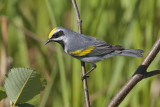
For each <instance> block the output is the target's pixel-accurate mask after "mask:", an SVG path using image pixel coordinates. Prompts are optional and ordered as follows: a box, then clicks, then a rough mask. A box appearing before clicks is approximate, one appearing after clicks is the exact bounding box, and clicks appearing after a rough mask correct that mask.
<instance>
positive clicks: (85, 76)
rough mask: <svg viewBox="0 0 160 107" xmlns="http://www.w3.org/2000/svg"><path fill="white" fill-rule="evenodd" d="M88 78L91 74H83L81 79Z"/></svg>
mask: <svg viewBox="0 0 160 107" xmlns="http://www.w3.org/2000/svg"><path fill="white" fill-rule="evenodd" d="M87 78H89V76H87V75H86V74H85V75H83V76H81V80H82V81H83V80H84V79H87Z"/></svg>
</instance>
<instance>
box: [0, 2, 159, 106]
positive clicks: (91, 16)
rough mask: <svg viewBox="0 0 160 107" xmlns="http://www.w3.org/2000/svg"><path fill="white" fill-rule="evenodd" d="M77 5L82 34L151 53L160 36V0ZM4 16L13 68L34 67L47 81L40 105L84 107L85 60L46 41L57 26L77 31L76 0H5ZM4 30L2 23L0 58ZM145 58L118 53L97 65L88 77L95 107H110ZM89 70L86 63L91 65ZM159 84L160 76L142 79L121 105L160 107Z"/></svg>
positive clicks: (155, 64)
mask: <svg viewBox="0 0 160 107" xmlns="http://www.w3.org/2000/svg"><path fill="white" fill-rule="evenodd" d="M77 4H78V7H79V11H80V15H81V19H82V21H83V23H82V25H83V27H82V29H83V33H84V34H87V35H92V36H94V37H96V38H98V39H100V40H103V41H106V42H108V43H111V44H115V45H122V46H123V47H125V48H134V49H143V50H145V52H144V56H146V54H147V53H148V51H149V50H150V48H151V47H152V45H153V44H154V42H155V41H156V39H157V38H158V35H159V34H160V0H77ZM4 16H5V18H6V19H7V20H8V31H7V33H8V34H7V38H8V41H6V44H7V47H6V49H7V53H6V55H7V61H8V60H10V67H8V69H9V68H11V67H29V68H32V69H34V70H36V71H37V72H39V73H40V74H42V75H43V76H44V77H45V78H46V80H47V83H48V84H47V86H46V88H45V90H44V91H43V92H42V93H41V95H40V98H37V99H36V101H34V102H32V103H33V104H35V105H36V106H40V107H44V106H45V107H83V106H84V103H85V100H84V94H83V87H82V86H83V85H82V81H81V75H82V74H81V66H80V61H78V60H77V59H74V58H71V57H70V56H69V55H67V54H66V53H64V52H63V50H62V47H60V46H59V45H57V44H55V43H50V44H49V45H47V46H45V45H44V42H45V41H46V40H47V38H48V34H49V32H50V31H51V30H52V29H53V28H54V27H56V26H64V27H67V28H69V29H72V30H74V31H78V30H77V22H76V16H75V12H74V9H73V6H72V2H71V0H0V19H2V17H4ZM2 21H3V20H1V21H0V25H2V23H3V22H2ZM2 29H3V26H0V56H1V57H0V59H2V58H3V56H2V51H3V48H2V46H3V44H2V43H3V42H4V40H3V39H4V37H3V36H2V33H3V30H2ZM143 59H144V57H143V58H132V57H124V56H121V57H119V56H116V57H112V58H109V59H107V60H104V61H101V62H99V63H97V68H96V70H94V71H93V72H92V73H91V74H90V78H89V79H88V86H89V94H90V100H91V106H92V107H105V106H106V105H107V104H108V103H109V101H110V100H111V98H112V97H113V95H114V94H115V93H116V92H117V91H118V90H119V89H120V88H121V87H122V86H123V85H124V84H125V82H126V81H127V80H128V79H129V78H130V77H131V76H132V74H133V73H134V72H135V70H136V69H137V67H138V66H139V65H140V64H141V61H142V60H143ZM159 59H160V55H157V57H156V58H155V60H154V61H153V63H152V64H151V66H150V67H149V69H148V71H151V70H155V69H158V67H159V66H158V65H159V64H160V61H159ZM0 63H3V60H2V61H1V62H0ZM1 65H2V64H1ZM1 67H2V66H1ZM90 68H91V67H90V65H88V64H86V69H87V70H89V69H90ZM1 72H2V71H1ZM159 84H160V78H159V76H154V77H151V78H148V79H145V80H142V81H141V82H140V83H139V84H137V85H136V86H135V87H134V89H133V90H132V91H131V92H130V93H129V95H128V96H127V97H126V98H125V99H124V101H123V102H122V103H121V105H120V107H160V94H159V92H160V86H159Z"/></svg>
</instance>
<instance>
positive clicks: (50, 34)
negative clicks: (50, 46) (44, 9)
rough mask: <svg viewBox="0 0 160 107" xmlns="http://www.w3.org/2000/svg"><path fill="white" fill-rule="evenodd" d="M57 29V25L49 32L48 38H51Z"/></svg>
mask: <svg viewBox="0 0 160 107" xmlns="http://www.w3.org/2000/svg"><path fill="white" fill-rule="evenodd" d="M56 29H57V27H55V28H54V29H53V30H52V31H51V32H50V33H49V36H48V38H51V36H52V33H53V32H54V31H55V30H56Z"/></svg>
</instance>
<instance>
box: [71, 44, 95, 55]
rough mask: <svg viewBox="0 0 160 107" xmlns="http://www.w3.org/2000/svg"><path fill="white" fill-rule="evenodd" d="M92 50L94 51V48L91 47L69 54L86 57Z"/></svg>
mask: <svg viewBox="0 0 160 107" xmlns="http://www.w3.org/2000/svg"><path fill="white" fill-rule="evenodd" d="M92 50H94V46H89V47H88V48H87V49H84V50H77V51H74V52H69V54H71V55H74V56H84V55H86V54H88V53H90V52H91V51H92Z"/></svg>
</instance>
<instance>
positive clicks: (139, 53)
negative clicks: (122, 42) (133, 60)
mask: <svg viewBox="0 0 160 107" xmlns="http://www.w3.org/2000/svg"><path fill="white" fill-rule="evenodd" d="M116 52H118V51H116ZM119 52H120V51H119ZM143 52H144V51H143V50H140V49H124V50H121V52H120V53H119V55H123V56H131V57H143V55H142V53H143Z"/></svg>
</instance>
